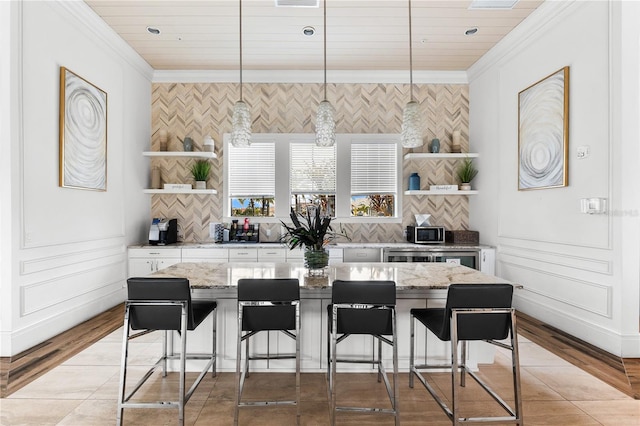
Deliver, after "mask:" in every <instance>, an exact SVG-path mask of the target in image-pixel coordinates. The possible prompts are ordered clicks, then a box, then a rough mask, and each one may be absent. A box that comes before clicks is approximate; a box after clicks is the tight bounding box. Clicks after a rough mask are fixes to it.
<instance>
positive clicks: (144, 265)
mask: <svg viewBox="0 0 640 426" xmlns="http://www.w3.org/2000/svg"><path fill="white" fill-rule="evenodd" d="M155 262H156V259H140V258H134V259H129V277H145V276H147V275H149V274H150V273H152V272H155Z"/></svg>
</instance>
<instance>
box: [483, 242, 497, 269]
mask: <svg viewBox="0 0 640 426" xmlns="http://www.w3.org/2000/svg"><path fill="white" fill-rule="evenodd" d="M480 272H484V273H485V274H489V275H495V274H496V249H494V248H483V249H481V250H480Z"/></svg>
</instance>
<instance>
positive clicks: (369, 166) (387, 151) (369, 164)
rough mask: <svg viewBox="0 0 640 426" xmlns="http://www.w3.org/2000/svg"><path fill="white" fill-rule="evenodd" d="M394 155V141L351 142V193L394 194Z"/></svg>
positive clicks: (395, 163) (395, 183) (395, 155)
mask: <svg viewBox="0 0 640 426" xmlns="http://www.w3.org/2000/svg"><path fill="white" fill-rule="evenodd" d="M396 157H397V148H396V144H395V143H352V144H351V195H367V194H395V193H396V191H397V189H398V185H397V176H398V169H397V158H396Z"/></svg>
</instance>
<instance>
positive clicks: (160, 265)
mask: <svg viewBox="0 0 640 426" xmlns="http://www.w3.org/2000/svg"><path fill="white" fill-rule="evenodd" d="M176 263H180V259H178V258H169V259H156V271H160V270H161V269H164V268H168V267H169V266H171V265H175V264H176Z"/></svg>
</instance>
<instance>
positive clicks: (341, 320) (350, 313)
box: [327, 280, 400, 425]
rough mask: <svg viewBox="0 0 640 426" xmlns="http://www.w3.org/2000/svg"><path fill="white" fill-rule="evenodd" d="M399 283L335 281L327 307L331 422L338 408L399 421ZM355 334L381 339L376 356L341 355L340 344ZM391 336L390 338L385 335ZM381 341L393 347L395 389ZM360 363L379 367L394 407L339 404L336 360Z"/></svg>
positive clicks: (381, 378) (379, 373) (397, 423)
mask: <svg viewBox="0 0 640 426" xmlns="http://www.w3.org/2000/svg"><path fill="white" fill-rule="evenodd" d="M395 305H396V283H395V282H394V281H342V280H335V281H334V282H333V288H332V295H331V305H329V306H328V314H329V322H328V327H327V330H328V333H329V336H328V339H327V345H328V348H327V349H328V351H327V376H328V380H329V386H328V388H329V400H330V404H331V410H330V412H331V424H332V425H335V422H336V412H337V411H351V412H366V413H372V414H392V415H393V416H394V417H395V424H396V425H399V424H400V418H399V410H398V400H399V398H398V385H397V379H398V346H397V338H396V310H395ZM352 334H364V335H371V336H373V337H374V339H375V340H377V342H378V347H377V356H376V355H374V356H373V359H351V358H338V356H337V345H338V343H340V342H342V341H344V340H345V339H346V338H347V337H348V336H350V335H352ZM385 336H390V337H385ZM382 343H386V344H388V345H390V346H391V347H392V349H393V388H392V387H391V385H390V383H389V378H388V377H387V373H386V370H385V368H384V364H383V362H382ZM338 362H344V363H360V364H373V365H375V366H377V370H378V382H380V381H381V380H384V384H385V387H386V390H387V394H388V395H389V400H390V401H391V408H390V409H384V408H377V407H375V408H374V407H371V408H369V407H345V406H338V405H337V400H336V389H335V387H336V370H337V363H338Z"/></svg>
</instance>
